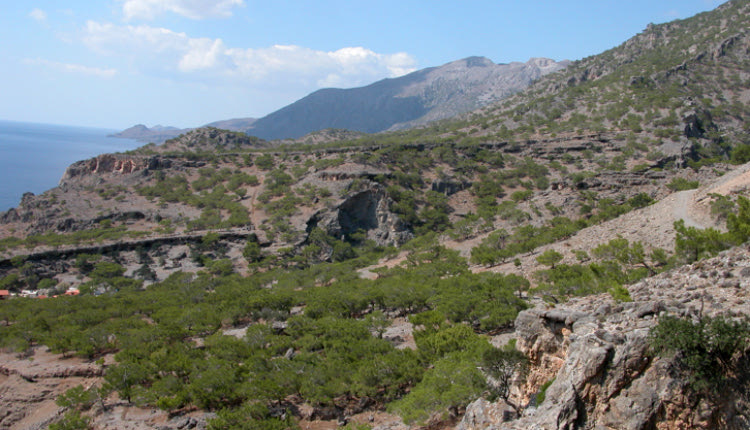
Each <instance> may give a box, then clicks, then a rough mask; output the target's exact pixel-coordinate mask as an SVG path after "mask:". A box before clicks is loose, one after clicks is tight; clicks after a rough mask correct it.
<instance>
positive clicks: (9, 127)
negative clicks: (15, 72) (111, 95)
mask: <svg viewBox="0 0 750 430" xmlns="http://www.w3.org/2000/svg"><path fill="white" fill-rule="evenodd" d="M117 131H118V130H109V129H103V128H89V127H73V126H65V125H52V124H37V123H29V122H16V121H4V120H0V212H3V211H6V210H8V209H10V208H13V207H17V206H18V204H19V203H20V201H21V196H22V195H23V194H24V193H25V192H32V193H34V194H40V193H42V192H44V191H46V190H49V189H50V188H54V187H56V186H57V184H58V183H59V182H60V178H62V175H63V173H65V169H66V168H67V167H68V166H69V165H71V164H72V163H74V162H76V161H79V160H86V159H88V158H91V157H94V156H96V155H99V154H106V153H114V152H123V151H127V150H130V149H135V148H138V147H139V146H142V145H143V143H140V142H137V141H135V140H132V139H119V138H115V137H107V135H109V134H112V133H116V132H117Z"/></svg>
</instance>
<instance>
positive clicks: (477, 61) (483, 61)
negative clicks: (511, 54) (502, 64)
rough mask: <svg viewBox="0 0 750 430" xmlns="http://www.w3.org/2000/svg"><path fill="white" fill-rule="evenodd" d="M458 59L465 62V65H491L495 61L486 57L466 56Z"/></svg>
mask: <svg viewBox="0 0 750 430" xmlns="http://www.w3.org/2000/svg"><path fill="white" fill-rule="evenodd" d="M459 61H463V62H464V63H466V67H492V66H494V65H495V63H493V62H492V60H490V59H489V58H487V57H476V56H475V57H467V58H464V59H463V60H459Z"/></svg>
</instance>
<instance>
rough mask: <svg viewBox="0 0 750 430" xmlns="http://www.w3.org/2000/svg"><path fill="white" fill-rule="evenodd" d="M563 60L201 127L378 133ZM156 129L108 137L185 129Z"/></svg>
mask: <svg viewBox="0 0 750 430" xmlns="http://www.w3.org/2000/svg"><path fill="white" fill-rule="evenodd" d="M568 63H569V62H568V61H561V62H555V61H553V60H550V59H546V58H532V59H530V60H529V61H527V62H526V63H519V62H514V63H510V64H495V63H493V62H492V61H490V60H489V59H487V58H484V57H469V58H465V59H463V60H458V61H454V62H451V63H448V64H445V65H443V66H440V67H431V68H428V69H423V70H419V71H416V72H413V73H410V74H408V75H406V76H402V77H400V78H394V79H384V80H381V81H378V82H375V83H373V84H371V85H368V86H365V87H360V88H352V89H337V88H327V89H322V90H318V91H315V92H313V93H312V94H310V95H308V96H306V97H304V98H302V99H300V100H298V101H296V102H294V103H292V104H290V105H288V106H286V107H284V108H281V109H279V110H278V111H276V112H273V113H271V114H269V115H266V116H265V117H263V118H260V119H254V118H236V119H230V120H223V121H216V122H212V123H210V124H206V125H205V126H204V127H216V128H221V129H226V130H231V131H244V132H246V133H248V134H251V135H253V136H257V137H260V138H262V139H265V140H277V139H297V138H300V137H303V136H304V135H306V134H309V133H312V132H316V131H320V130H324V129H346V130H350V131H355V132H365V133H377V132H380V131H384V130H398V129H404V128H411V127H415V126H419V125H423V124H426V123H428V122H431V121H435V120H439V119H444V118H449V117H452V116H455V115H457V114H460V113H464V112H468V111H471V110H474V109H477V108H479V107H482V106H486V105H488V104H491V103H494V102H496V101H498V100H501V99H503V98H505V97H507V96H509V95H511V94H513V93H516V92H518V91H520V90H522V89H524V88H526V87H527V86H528V85H529V84H530V83H531V82H533V81H534V80H536V79H538V78H540V77H541V76H544V75H546V74H549V73H552V72H555V71H558V70H561V69H563V68H564V67H565V66H566V65H567V64H568ZM157 127H158V126H157ZM157 127H154V128H152V129H149V128H147V127H145V126H143V125H140V124H139V125H136V126H134V127H131V128H129V129H127V130H125V131H123V132H120V133H117V134H114V135H113V136H114V137H125V138H131V139H137V140H140V141H144V142H154V143H161V142H163V141H165V140H167V139H170V138H173V137H176V136H178V135H180V134H182V133H185V132H187V131H189V130H190V129H177V128H174V127H166V128H165V127H158V128H157Z"/></svg>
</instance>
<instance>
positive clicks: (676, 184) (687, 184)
mask: <svg viewBox="0 0 750 430" xmlns="http://www.w3.org/2000/svg"><path fill="white" fill-rule="evenodd" d="M699 186H700V182H698V181H689V180H687V179H685V178H680V177H676V178H672V180H671V181H670V182H669V183H668V184H667V188H669V189H670V190H672V191H685V190H692V189H695V188H698V187H699Z"/></svg>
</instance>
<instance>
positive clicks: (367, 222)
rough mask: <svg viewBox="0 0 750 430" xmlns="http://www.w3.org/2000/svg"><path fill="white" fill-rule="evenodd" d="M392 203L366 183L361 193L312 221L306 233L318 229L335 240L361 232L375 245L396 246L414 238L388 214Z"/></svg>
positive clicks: (353, 195) (397, 219) (383, 193)
mask: <svg viewBox="0 0 750 430" xmlns="http://www.w3.org/2000/svg"><path fill="white" fill-rule="evenodd" d="M392 203H393V202H392V200H391V199H390V198H389V197H388V195H387V194H386V192H385V189H384V188H383V187H382V186H381V185H379V184H376V183H374V182H370V181H368V183H367V184H366V186H364V187H363V189H362V190H361V191H359V192H357V193H353V194H352V195H350V196H348V197H347V198H346V199H345V200H344V201H343V202H341V203H340V204H339V205H338V206H336V207H335V208H333V209H332V210H325V211H322V212H319V213H317V214H315V215H314V216H313V217H311V218H310V220H309V221H308V222H307V230H308V232H309V231H310V230H311V229H312V228H314V227H320V228H322V229H324V230H325V231H326V232H327V233H328V234H330V235H331V236H333V237H337V238H338V237H345V236H348V235H350V234H352V233H355V232H357V231H364V232H365V233H366V235H367V238H368V239H371V240H374V241H375V243H377V244H378V245H381V246H388V245H393V246H399V245H402V244H404V243H405V242H406V241H408V240H409V239H411V238H412V237H414V235H413V234H412V232H411V230H410V229H409V228H408V226H407V225H406V224H405V223H404V222H402V221H401V219H400V218H399V217H398V215H396V214H395V213H393V212H391V210H390V205H391V204H392Z"/></svg>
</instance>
